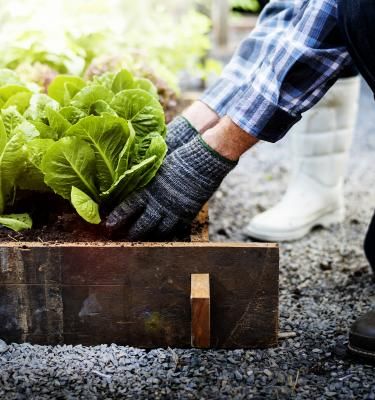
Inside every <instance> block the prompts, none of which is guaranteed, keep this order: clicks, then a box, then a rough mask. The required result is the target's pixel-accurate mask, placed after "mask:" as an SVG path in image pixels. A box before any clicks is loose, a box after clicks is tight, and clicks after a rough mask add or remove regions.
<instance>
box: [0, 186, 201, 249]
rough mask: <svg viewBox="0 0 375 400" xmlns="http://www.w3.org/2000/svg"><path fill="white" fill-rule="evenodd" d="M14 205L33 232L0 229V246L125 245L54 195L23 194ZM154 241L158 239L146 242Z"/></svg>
mask: <svg viewBox="0 0 375 400" xmlns="http://www.w3.org/2000/svg"><path fill="white" fill-rule="evenodd" d="M18 197H19V198H20V200H19V201H18V202H17V204H15V205H14V208H13V209H12V212H14V213H23V212H28V213H29V214H30V216H31V218H32V220H33V228H32V229H29V230H24V231H22V232H14V231H12V230H11V229H8V228H5V227H0V242H10V241H14V242H40V243H56V244H58V243H66V242H68V243H73V242H108V241H116V242H126V241H127V240H126V237H119V236H117V237H110V236H109V235H108V232H107V231H106V230H105V228H104V224H103V223H102V224H100V225H92V224H89V223H87V222H85V221H84V220H83V219H82V218H81V217H80V216H79V215H78V214H77V213H76V212H75V210H74V209H73V208H72V206H71V205H70V203H69V202H67V201H65V200H64V199H62V198H60V197H57V196H55V195H54V194H52V193H51V194H46V193H43V194H35V193H33V194H30V193H27V192H25V193H23V194H22V196H19V194H18ZM199 229H200V226H199V224H196V223H195V224H194V225H193V228H190V227H181V228H179V229H178V231H177V232H176V233H175V235H174V236H173V237H171V238H168V240H170V241H184V242H189V241H190V234H191V233H193V232H192V230H193V231H199ZM150 241H158V238H150Z"/></svg>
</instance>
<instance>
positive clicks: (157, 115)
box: [111, 89, 166, 137]
mask: <svg viewBox="0 0 375 400" xmlns="http://www.w3.org/2000/svg"><path fill="white" fill-rule="evenodd" d="M111 107H112V109H113V110H115V111H116V113H117V114H118V115H119V116H120V117H122V118H124V119H126V120H128V121H131V123H132V125H133V127H134V129H135V131H136V132H137V135H139V137H142V136H145V135H147V134H148V133H150V132H160V133H162V134H163V135H164V134H165V131H166V130H165V129H166V128H165V118H164V112H163V108H162V106H161V105H160V103H159V102H158V101H157V100H156V99H155V97H153V96H152V95H151V94H149V93H147V92H145V91H144V90H142V89H129V90H123V91H121V92H119V93H117V94H116V96H115V97H114V98H113V100H112V102H111Z"/></svg>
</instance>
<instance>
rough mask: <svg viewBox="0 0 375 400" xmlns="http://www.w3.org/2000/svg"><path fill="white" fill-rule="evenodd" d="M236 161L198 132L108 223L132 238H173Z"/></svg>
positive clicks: (172, 155)
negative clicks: (218, 149) (229, 158)
mask: <svg viewBox="0 0 375 400" xmlns="http://www.w3.org/2000/svg"><path fill="white" fill-rule="evenodd" d="M236 164H237V162H234V161H230V160H227V159H226V158H224V157H222V156H221V155H219V154H218V153H216V152H215V151H214V150H212V149H211V148H210V147H209V146H208V145H207V144H206V143H205V142H204V141H203V139H202V137H201V136H200V135H198V136H196V137H195V138H194V139H193V140H191V141H190V142H189V143H187V144H185V145H183V146H181V147H180V148H179V149H177V150H176V151H174V152H173V153H172V154H170V155H169V156H167V158H166V159H165V161H164V164H163V166H162V167H161V168H160V171H159V172H158V174H157V175H156V177H155V178H154V180H153V181H152V182H151V183H150V184H149V185H148V186H147V187H146V188H144V189H142V190H141V191H139V192H136V193H134V194H133V195H131V196H130V197H129V198H128V199H126V200H125V201H124V202H123V203H122V204H120V205H119V206H118V207H117V208H116V209H115V210H114V211H113V212H112V213H111V214H110V215H109V217H108V219H107V221H106V227H107V229H108V230H109V232H110V233H111V234H113V235H116V234H117V235H118V236H119V235H120V234H121V236H125V237H126V238H127V239H128V240H130V241H138V240H149V239H151V238H154V239H156V240H162V239H167V238H170V237H171V236H172V234H173V233H174V231H175V230H176V228H177V227H180V226H181V225H183V224H190V223H191V222H192V221H193V219H194V218H195V217H196V215H197V214H198V212H199V211H200V209H201V208H202V206H203V205H204V204H205V203H206V202H207V200H208V199H209V198H210V197H211V196H212V194H213V193H214V192H215V191H216V189H217V188H218V187H219V185H220V183H221V182H222V180H223V179H224V177H225V176H226V175H227V174H228V172H230V171H231V170H232V169H233V168H234V166H235V165H236Z"/></svg>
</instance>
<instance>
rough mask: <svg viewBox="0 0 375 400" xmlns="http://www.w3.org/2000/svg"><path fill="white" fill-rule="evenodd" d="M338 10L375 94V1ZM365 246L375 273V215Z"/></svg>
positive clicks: (344, 1) (346, 1)
mask: <svg viewBox="0 0 375 400" xmlns="http://www.w3.org/2000/svg"><path fill="white" fill-rule="evenodd" d="M337 7H338V24H339V26H340V29H341V32H342V34H343V36H344V39H345V41H346V44H347V47H348V51H349V53H350V55H351V56H352V58H353V60H354V62H355V64H356V66H357V68H358V70H359V72H360V73H361V75H362V76H363V77H364V78H365V79H366V81H367V83H368V85H369V86H370V88H371V89H372V91H373V92H374V94H375V1H374V0H338V1H337ZM374 106H375V104H374ZM364 247H365V253H366V256H367V258H368V260H369V263H370V264H371V266H372V268H373V270H374V271H375V215H374V217H373V219H372V221H371V224H370V227H369V230H368V233H367V236H366V239H365V244H364Z"/></svg>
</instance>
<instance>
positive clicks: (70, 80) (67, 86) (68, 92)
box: [48, 75, 86, 105]
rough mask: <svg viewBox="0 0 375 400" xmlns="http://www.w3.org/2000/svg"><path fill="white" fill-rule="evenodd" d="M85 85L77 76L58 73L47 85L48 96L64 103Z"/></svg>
mask: <svg viewBox="0 0 375 400" xmlns="http://www.w3.org/2000/svg"><path fill="white" fill-rule="evenodd" d="M85 86H86V82H85V81H84V80H83V79H81V78H79V77H78V76H71V75H59V76H57V77H56V78H55V79H54V80H53V81H52V82H51V84H50V85H49V87H48V96H50V97H52V98H53V99H54V100H56V101H58V102H59V103H60V104H61V105H65V104H67V103H69V101H70V100H71V99H72V98H73V97H74V96H75V95H76V94H77V93H78V92H79V91H80V90H81V89H83V88H84V87H85Z"/></svg>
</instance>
